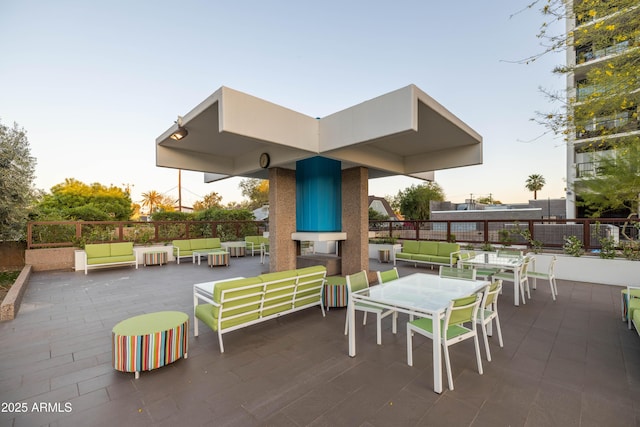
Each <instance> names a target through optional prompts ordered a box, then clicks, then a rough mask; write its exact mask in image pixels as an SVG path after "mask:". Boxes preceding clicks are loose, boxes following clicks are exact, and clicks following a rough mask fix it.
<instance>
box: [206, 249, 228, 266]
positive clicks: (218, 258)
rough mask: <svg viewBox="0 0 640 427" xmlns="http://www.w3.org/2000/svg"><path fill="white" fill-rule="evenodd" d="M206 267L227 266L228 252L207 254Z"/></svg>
mask: <svg viewBox="0 0 640 427" xmlns="http://www.w3.org/2000/svg"><path fill="white" fill-rule="evenodd" d="M207 265H208V266H209V267H215V266H216V265H226V266H229V252H224V251H217V252H210V253H208V254H207Z"/></svg>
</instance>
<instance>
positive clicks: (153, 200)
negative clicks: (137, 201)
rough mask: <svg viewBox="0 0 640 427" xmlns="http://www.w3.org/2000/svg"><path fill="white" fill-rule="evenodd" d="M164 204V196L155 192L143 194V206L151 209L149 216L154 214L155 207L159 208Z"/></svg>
mask: <svg viewBox="0 0 640 427" xmlns="http://www.w3.org/2000/svg"><path fill="white" fill-rule="evenodd" d="M161 202H162V194H160V193H158V192H157V191H155V190H151V191H147V192H146V193H142V206H148V207H149V215H151V214H153V207H154V206H158V205H159V204H160V203H161Z"/></svg>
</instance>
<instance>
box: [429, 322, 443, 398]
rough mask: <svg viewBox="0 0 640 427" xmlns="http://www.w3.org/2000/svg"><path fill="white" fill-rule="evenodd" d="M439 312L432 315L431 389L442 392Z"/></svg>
mask: <svg viewBox="0 0 640 427" xmlns="http://www.w3.org/2000/svg"><path fill="white" fill-rule="evenodd" d="M440 314H441V313H440V312H437V313H434V315H433V319H432V320H433V322H431V324H432V325H433V391H435V392H436V393H442V350H441V349H440V346H441V345H442V343H441V339H442V338H441V336H440V333H441V331H440Z"/></svg>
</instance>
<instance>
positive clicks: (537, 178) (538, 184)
mask: <svg viewBox="0 0 640 427" xmlns="http://www.w3.org/2000/svg"><path fill="white" fill-rule="evenodd" d="M545 184H546V181H545V179H544V177H543V176H542V175H540V174H537V173H534V174H532V175H529V177H528V178H527V181H526V182H525V185H524V186H525V187H526V188H527V190H529V191H532V192H533V200H537V199H538V191H540V190H542V187H544V185H545Z"/></svg>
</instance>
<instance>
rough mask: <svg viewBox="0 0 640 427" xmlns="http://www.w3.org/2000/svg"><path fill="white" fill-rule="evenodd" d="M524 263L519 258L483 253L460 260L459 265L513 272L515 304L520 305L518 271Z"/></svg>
mask: <svg viewBox="0 0 640 427" xmlns="http://www.w3.org/2000/svg"><path fill="white" fill-rule="evenodd" d="M523 261H524V258H523V257H518V256H498V254H497V253H496V252H481V253H479V254H476V256H475V257H473V258H469V259H465V260H460V261H458V264H462V265H465V266H472V267H489V268H500V269H503V270H509V271H513V304H514V305H516V306H518V305H520V277H519V275H518V270H519V269H520V266H521V265H522V262H523Z"/></svg>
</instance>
